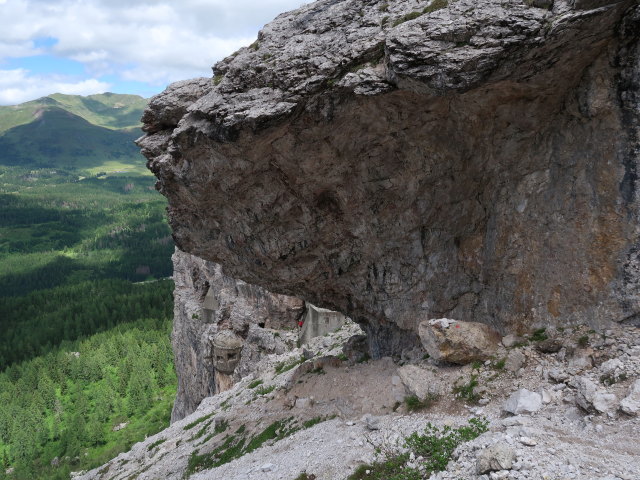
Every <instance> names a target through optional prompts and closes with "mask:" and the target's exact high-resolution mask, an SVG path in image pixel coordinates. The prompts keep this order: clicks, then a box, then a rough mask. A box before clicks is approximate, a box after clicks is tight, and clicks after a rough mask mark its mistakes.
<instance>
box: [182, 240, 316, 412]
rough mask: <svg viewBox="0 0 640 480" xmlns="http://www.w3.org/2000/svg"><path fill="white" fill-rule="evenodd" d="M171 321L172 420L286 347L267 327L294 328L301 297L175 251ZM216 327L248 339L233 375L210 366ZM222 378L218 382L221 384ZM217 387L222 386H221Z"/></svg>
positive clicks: (302, 303) (298, 314)
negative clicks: (250, 281) (175, 381)
mask: <svg viewBox="0 0 640 480" xmlns="http://www.w3.org/2000/svg"><path fill="white" fill-rule="evenodd" d="M173 265H174V281H175V284H176V288H175V293H174V299H175V307H174V322H173V332H172V335H171V338H172V342H173V350H174V353H175V363H176V371H177V374H178V394H177V396H176V401H175V403H174V406H173V412H172V415H171V421H172V422H173V421H176V420H180V419H182V418H184V417H186V416H187V415H189V414H190V413H192V412H193V411H195V409H196V407H197V406H198V405H199V404H200V402H201V401H202V399H203V398H205V397H209V396H211V395H213V394H215V393H218V392H220V391H221V390H225V389H226V388H225V387H229V386H230V385H232V384H233V381H234V380H237V379H238V378H239V377H240V376H243V374H246V373H247V372H248V370H249V367H248V365H247V364H255V363H256V362H257V361H258V360H259V359H260V355H261V354H264V353H274V352H278V353H281V351H284V350H285V347H284V345H279V344H278V342H279V341H278V339H277V338H275V337H273V336H271V338H269V337H270V335H269V333H268V330H263V329H262V328H261V327H264V328H266V329H279V328H285V327H286V328H295V326H296V322H297V320H298V318H299V317H300V316H301V315H302V313H303V311H304V302H302V301H301V300H298V299H296V298H292V297H286V296H283V295H273V294H271V293H269V292H267V291H266V290H264V289H263V288H260V287H256V286H253V285H248V284H246V283H244V282H242V281H239V280H234V279H233V278H230V277H228V276H226V275H225V274H224V272H223V269H222V267H220V265H217V264H214V263H211V262H208V261H206V260H202V259H200V258H197V257H194V256H193V255H189V254H187V253H184V252H181V251H179V250H177V251H176V253H175V254H174V256H173ZM221 330H230V331H233V332H234V333H235V334H236V335H237V336H238V337H240V338H243V339H247V338H248V339H249V342H248V344H247V345H245V347H244V348H243V349H242V353H241V358H240V362H239V365H238V366H237V367H236V371H235V372H234V373H236V374H237V378H234V377H233V375H226V374H220V373H219V372H217V371H216V370H215V368H214V359H213V339H214V336H215V334H216V333H218V332H219V331H221ZM221 382H223V385H221ZM221 387H222V388H221Z"/></svg>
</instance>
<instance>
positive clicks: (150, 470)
mask: <svg viewBox="0 0 640 480" xmlns="http://www.w3.org/2000/svg"><path fill="white" fill-rule="evenodd" d="M356 333H358V328H357V327H356V326H354V325H350V326H347V327H345V328H343V329H342V330H340V331H339V332H337V333H335V334H332V335H330V336H327V337H322V338H318V339H315V340H314V342H313V343H312V344H311V345H309V346H307V347H305V348H306V350H307V351H306V354H307V356H311V357H312V359H311V360H308V361H307V362H306V363H304V364H302V365H300V366H298V367H297V368H293V369H291V370H289V371H287V372H284V373H281V374H279V375H277V374H276V373H275V366H276V365H278V364H281V363H282V362H285V363H287V362H292V361H295V360H299V359H300V358H301V356H302V355H303V351H302V350H301V349H293V350H292V351H291V352H289V353H288V354H285V355H280V356H277V357H276V356H274V357H271V358H266V359H264V360H263V361H262V362H261V363H260V364H259V365H257V368H256V371H255V373H254V375H252V376H249V377H246V378H245V379H243V380H242V381H241V382H240V383H238V384H237V385H235V386H234V388H233V389H231V390H229V391H227V392H224V393H221V394H219V395H216V396H214V397H210V398H208V399H205V400H204V401H203V402H202V404H201V405H200V407H199V408H198V410H197V411H196V412H195V413H194V414H192V415H190V416H189V417H187V418H186V419H184V420H182V421H180V422H176V423H175V424H173V425H172V426H171V427H169V428H168V429H167V430H165V431H163V432H161V433H159V434H157V435H154V436H153V437H150V438H148V439H147V440H145V441H144V442H141V443H139V444H136V445H134V447H133V448H132V449H131V451H130V452H127V453H125V454H121V455H119V456H118V457H117V458H116V459H114V460H112V461H111V462H109V463H108V464H106V465H105V466H103V467H101V468H99V469H96V470H93V471H91V472H87V473H85V474H83V475H77V477H78V478H82V479H86V480H88V479H100V480H107V479H113V480H124V479H131V480H132V479H134V478H137V479H139V480H145V479H158V478H162V479H175V480H178V479H182V478H185V477H187V476H188V475H185V470H186V469H187V465H188V463H189V459H190V458H192V459H193V457H194V452H196V455H207V454H209V453H210V452H212V451H213V450H214V449H215V448H218V447H219V446H220V445H221V444H223V443H224V441H225V439H226V438H228V435H230V432H236V431H238V430H239V429H240V430H242V431H245V432H246V435H247V439H250V438H252V436H255V435H257V434H258V433H259V432H261V431H262V430H264V428H265V427H266V426H267V425H269V424H271V423H272V422H274V421H278V420H287V421H297V422H298V425H302V422H304V421H307V420H310V419H319V418H322V419H326V420H325V421H322V422H321V423H318V424H316V425H315V426H313V427H311V428H306V429H302V430H299V431H297V432H295V433H293V434H292V435H290V436H286V437H285V438H283V439H281V440H279V441H275V442H274V441H273V440H271V441H269V442H267V443H265V444H264V445H263V446H262V447H261V448H258V449H257V450H255V451H253V452H251V453H249V454H246V455H244V456H241V457H240V458H237V459H235V460H233V461H231V462H230V463H227V464H224V465H221V466H219V467H217V468H213V469H211V468H209V467H206V468H204V467H203V469H202V470H200V471H198V468H195V469H194V472H193V473H192V474H191V475H190V476H189V478H191V479H194V480H197V479H247V480H249V479H264V480H270V479H282V480H290V479H291V480H293V479H295V478H296V477H298V476H299V475H300V473H302V472H307V473H308V474H313V475H315V476H316V478H317V479H318V480H325V479H326V480H339V479H345V478H346V477H347V476H348V475H349V474H350V473H351V472H353V471H354V469H355V468H357V467H358V466H359V465H362V464H369V463H371V462H373V461H374V460H375V459H376V456H375V449H376V447H378V448H382V449H383V450H393V449H394V448H396V449H397V448H399V447H400V446H401V444H402V441H403V439H404V437H406V436H407V435H408V434H410V433H411V432H414V431H421V430H423V429H424V427H425V425H426V424H427V422H431V423H433V424H436V425H440V426H442V425H461V424H465V423H466V422H467V420H468V419H469V418H471V417H474V416H480V417H484V418H487V419H488V420H489V422H490V423H489V431H488V432H487V433H485V434H483V435H481V436H480V437H478V438H477V439H475V440H473V441H471V442H469V443H467V444H464V445H462V446H460V447H459V448H458V449H457V450H456V452H455V454H454V460H452V461H451V462H450V463H449V465H448V467H447V470H446V471H443V472H439V473H436V474H434V475H432V476H431V479H432V480H460V479H464V480H472V479H473V480H490V479H531V480H567V479H580V480H615V479H618V480H640V444H639V442H638V441H637V439H638V438H640V420H639V417H638V416H634V415H627V414H625V413H623V412H621V410H620V408H619V407H620V402H621V400H623V399H624V398H625V397H627V396H628V394H629V391H630V388H631V385H632V384H633V383H634V382H635V381H636V380H638V378H639V377H640V329H637V328H635V327H623V326H620V327H616V328H612V329H610V330H608V331H606V332H602V333H595V332H593V331H589V330H587V328H586V327H576V328H574V329H571V330H569V331H565V332H556V336H557V337H558V338H560V339H561V343H562V346H561V348H560V350H559V351H557V352H555V353H543V352H541V351H540V345H539V344H537V343H536V342H529V343H528V344H527V345H524V346H518V344H517V342H516V346H511V347H509V348H506V347H500V349H499V351H498V353H497V355H496V357H495V359H494V360H492V361H488V362H486V364H484V365H474V366H473V367H472V366H470V365H467V366H464V367H453V366H448V367H438V366H436V365H434V364H433V363H432V362H430V361H429V360H424V359H423V358H422V356H419V355H413V356H411V355H408V358H407V359H405V362H400V363H407V364H406V365H404V366H403V365H401V364H400V363H397V362H394V361H392V360H391V359H389V358H386V359H381V360H377V361H368V362H364V363H360V364H348V362H340V361H338V360H337V359H336V358H334V357H331V355H337V354H338V353H339V352H340V350H341V346H342V344H343V343H344V342H345V341H346V340H347V339H348V338H349V337H350V336H351V335H353V334H356ZM411 358H413V360H411ZM500 360H504V361H502V362H501V361H500ZM408 368H410V369H413V370H410V371H411V372H412V375H413V376H412V377H411V378H409V379H406V378H405V377H403V378H404V383H403V381H401V377H402V376H403V369H405V370H404V372H405V374H406V372H407V371H408V370H406V369H408ZM422 374H424V375H428V376H429V375H430V376H431V377H428V378H431V380H430V381H431V382H432V383H433V385H432V386H433V388H435V389H436V390H438V391H439V392H440V395H439V398H438V400H437V401H436V402H435V404H434V405H433V406H432V407H431V408H429V409H428V410H427V411H422V412H419V413H409V412H408V411H407V408H406V406H405V404H404V403H403V402H400V400H402V399H403V398H404V397H406V396H407V395H409V394H410V393H411V392H412V391H413V390H414V389H415V388H416V387H419V385H416V384H415V383H416V382H418V383H420V382H422V383H424V380H422V377H421V375H422ZM472 378H475V379H476V381H477V383H478V385H477V386H476V387H475V389H474V391H475V392H476V393H477V395H478V397H477V398H478V399H479V400H478V401H477V402H473V403H469V402H466V401H463V400H462V399H460V398H456V397H455V396H454V395H453V393H452V386H453V385H454V384H456V382H457V383H458V384H460V383H465V382H468V381H469V380H471V379H472ZM256 379H260V380H262V381H263V384H262V385H261V387H265V389H266V390H270V387H272V386H273V390H272V391H270V392H268V393H266V394H264V395H259V394H257V393H256V389H255V388H254V389H251V388H248V386H249V384H250V383H251V382H252V381H254V380H256ZM589 382H592V383H591V384H592V385H594V388H595V390H594V392H595V393H594V394H593V395H591V396H589V395H588V392H587V391H586V390H585V387H584V385H587V384H589ZM519 389H527V390H528V391H529V392H534V393H533V395H534V396H535V395H539V398H540V399H541V401H540V402H539V405H537V407H536V408H535V409H534V410H533V411H531V412H528V413H521V414H518V415H513V414H509V413H507V412H505V411H504V405H505V402H506V400H507V398H508V397H509V396H510V395H511V394H512V393H513V392H515V391H516V390H519ZM585 392H586V393H585ZM581 395H582V397H581ZM585 395H586V397H585ZM580 398H587V401H586V403H585V401H583V402H582V406H580ZM629 398H631V397H629ZM600 400H602V401H600ZM589 402H591V403H589ZM594 405H595V406H598V408H600V410H598V409H597V408H596V407H594ZM585 408H586V409H585ZM639 408H640V405H639ZM203 418H204V420H201V421H200V422H199V423H198V424H197V425H195V426H193V425H192V424H193V422H195V421H198V420H199V419H203ZM222 420H224V421H225V422H227V423H228V424H229V427H228V428H227V429H226V430H225V432H223V433H219V434H214V432H213V429H214V427H215V425H216V424H218V422H220V421H222ZM372 428H373V429H372ZM158 442H159V443H158ZM495 445H501V446H503V447H504V448H505V449H507V451H509V452H512V453H513V455H514V461H513V463H512V464H511V465H509V468H505V469H502V470H499V469H498V470H494V471H491V472H487V473H483V474H481V473H479V472H478V470H477V465H478V458H479V457H480V456H482V455H483V454H484V453H485V452H486V450H487V449H488V447H491V446H495Z"/></svg>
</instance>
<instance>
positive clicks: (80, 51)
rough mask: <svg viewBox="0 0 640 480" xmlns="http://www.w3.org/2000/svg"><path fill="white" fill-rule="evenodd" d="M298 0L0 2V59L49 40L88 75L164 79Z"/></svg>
mask: <svg viewBox="0 0 640 480" xmlns="http://www.w3.org/2000/svg"><path fill="white" fill-rule="evenodd" d="M303 3H306V2H304V1H302V0H234V1H231V2H230V1H229V0H182V1H181V2H176V1H169V0H84V1H77V0H9V1H3V0H0V17H1V18H5V19H11V21H8V22H3V28H2V29H0V65H1V63H2V59H3V57H4V58H5V59H6V58H7V57H21V56H24V55H30V54H34V53H37V52H38V49H37V48H36V47H35V44H34V41H35V40H37V39H38V38H45V37H47V38H54V39H56V40H57V43H56V44H55V45H54V46H53V47H51V51H52V53H54V54H55V55H56V56H59V57H63V58H69V59H73V60H76V61H79V62H81V63H82V64H84V65H85V67H86V69H87V71H88V72H89V73H90V74H91V75H93V76H100V75H104V74H115V75H120V76H121V77H122V78H125V79H129V80H136V81H141V82H154V83H156V84H166V83H169V82H171V81H175V80H179V79H183V78H189V77H193V76H198V75H204V76H208V75H210V74H211V66H212V65H213V64H214V63H215V62H216V61H217V60H220V59H221V58H223V57H225V56H226V55H228V54H230V53H232V52H233V51H235V50H237V49H238V48H239V47H240V46H242V45H248V44H249V43H251V42H252V41H253V40H254V39H255V35H256V33H257V31H258V29H259V28H261V27H262V26H263V25H264V24H265V23H267V22H268V21H270V20H271V19H273V18H274V17H275V16H276V15H277V14H279V13H281V12H283V11H286V10H291V9H292V8H297V7H298V6H300V5H302V4H303Z"/></svg>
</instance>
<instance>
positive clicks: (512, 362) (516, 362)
mask: <svg viewBox="0 0 640 480" xmlns="http://www.w3.org/2000/svg"><path fill="white" fill-rule="evenodd" d="M526 360H527V358H526V357H525V356H524V353H522V352H521V351H520V350H511V351H510V352H509V353H508V354H507V358H506V360H505V362H504V368H505V369H506V370H507V371H509V372H513V373H515V372H517V371H518V370H520V369H521V368H522V367H523V366H524V364H525V362H526Z"/></svg>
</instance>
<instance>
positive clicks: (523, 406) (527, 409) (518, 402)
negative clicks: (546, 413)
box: [502, 388, 542, 415]
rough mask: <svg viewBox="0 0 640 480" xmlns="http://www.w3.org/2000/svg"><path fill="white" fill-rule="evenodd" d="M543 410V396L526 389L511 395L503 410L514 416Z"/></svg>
mask: <svg viewBox="0 0 640 480" xmlns="http://www.w3.org/2000/svg"><path fill="white" fill-rule="evenodd" d="M541 408H542V396H541V395H540V394H539V393H536V392H532V391H530V390H527V389H526V388H521V389H520V390H518V391H517V392H514V393H512V394H511V396H510V397H509V398H508V399H507V401H506V402H505V404H504V406H503V407H502V409H503V410H504V411H505V412H509V413H511V414H513V415H520V414H521V413H535V412H537V411H538V410H540V409H541Z"/></svg>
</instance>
